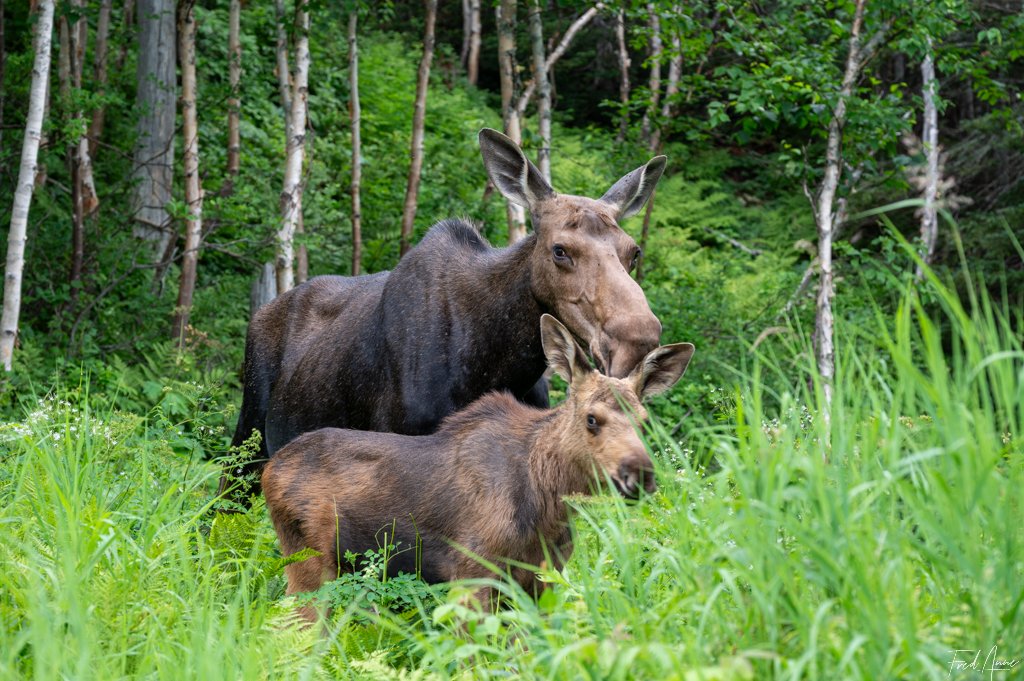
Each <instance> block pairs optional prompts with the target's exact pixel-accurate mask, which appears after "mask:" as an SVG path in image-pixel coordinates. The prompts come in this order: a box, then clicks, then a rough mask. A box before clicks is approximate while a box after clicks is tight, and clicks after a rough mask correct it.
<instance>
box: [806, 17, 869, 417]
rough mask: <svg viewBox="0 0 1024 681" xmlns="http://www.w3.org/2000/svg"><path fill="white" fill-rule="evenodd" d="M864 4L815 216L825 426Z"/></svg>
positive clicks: (834, 115) (816, 327)
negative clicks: (840, 194) (845, 149)
mask: <svg viewBox="0 0 1024 681" xmlns="http://www.w3.org/2000/svg"><path fill="white" fill-rule="evenodd" d="M864 2H865V0H857V2H856V5H855V8H854V15H853V24H852V25H851V27H850V48H849V54H847V56H846V68H845V70H844V72H843V81H842V85H841V86H840V89H839V98H838V100H837V101H836V105H835V107H834V108H833V110H832V120H831V121H830V122H829V127H828V141H827V142H826V147H825V176H824V178H823V179H822V181H821V188H820V190H819V193H818V207H817V211H816V212H817V214H816V216H815V218H816V222H817V228H818V267H819V268H820V273H821V274H820V278H819V283H818V298H817V307H816V312H815V316H814V339H815V354H816V359H817V363H818V374H819V375H820V376H821V382H822V390H823V394H824V396H825V411H824V418H825V421H826V423H829V422H830V421H831V409H832V382H833V379H834V378H835V342H834V338H833V336H834V319H833V315H832V297H833V295H834V289H833V274H832V241H833V236H834V231H833V230H834V226H835V225H834V224H833V223H834V220H833V204H834V203H835V196H836V189H837V188H838V186H839V175H840V172H841V170H842V168H841V163H842V159H841V151H842V149H841V147H842V142H843V125H844V124H845V122H846V104H847V101H848V100H849V99H850V97H851V96H852V95H853V88H854V86H855V85H856V82H857V76H858V74H859V73H860V69H861V66H862V63H863V62H862V61H861V55H860V31H861V26H862V24H863V22H864Z"/></svg>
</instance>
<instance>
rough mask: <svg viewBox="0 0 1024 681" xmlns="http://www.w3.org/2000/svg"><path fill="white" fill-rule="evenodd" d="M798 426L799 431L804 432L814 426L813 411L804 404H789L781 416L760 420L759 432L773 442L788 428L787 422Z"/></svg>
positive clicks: (780, 437)
mask: <svg viewBox="0 0 1024 681" xmlns="http://www.w3.org/2000/svg"><path fill="white" fill-rule="evenodd" d="M791 423H795V424H796V425H798V426H799V428H800V432H801V433H806V432H808V431H810V430H811V428H812V427H813V426H814V412H812V411H811V410H810V408H809V407H808V406H807V405H806V404H800V405H795V404H790V405H789V406H788V407H787V408H786V410H785V411H784V412H783V413H782V415H781V416H777V417H775V418H773V419H771V420H768V421H762V422H761V432H762V433H764V435H765V437H766V438H768V442H770V443H772V444H774V443H776V442H778V441H779V440H780V439H782V435H783V433H785V432H786V431H787V430H789V424H791Z"/></svg>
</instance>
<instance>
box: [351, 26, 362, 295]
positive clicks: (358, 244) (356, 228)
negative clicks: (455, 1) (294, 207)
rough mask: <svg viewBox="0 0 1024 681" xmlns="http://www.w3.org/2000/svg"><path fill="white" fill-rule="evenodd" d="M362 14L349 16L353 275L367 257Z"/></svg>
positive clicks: (357, 272) (357, 271)
mask: <svg viewBox="0 0 1024 681" xmlns="http://www.w3.org/2000/svg"><path fill="white" fill-rule="evenodd" d="M357 20H358V13H357V12H356V10H354V9H353V10H352V13H351V14H350V15H349V16H348V83H349V99H348V117H349V121H350V124H351V128H352V186H351V194H352V276H355V275H357V274H359V271H360V269H361V264H362V259H363V214H362V206H361V201H360V197H359V185H360V182H361V181H362V176H363V167H362V153H363V152H362V139H361V135H360V130H359V126H360V123H361V121H360V119H361V118H362V110H361V108H360V106H359V45H358V44H357V42H356V22H357Z"/></svg>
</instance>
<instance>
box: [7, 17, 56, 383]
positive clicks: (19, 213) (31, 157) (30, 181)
mask: <svg viewBox="0 0 1024 681" xmlns="http://www.w3.org/2000/svg"><path fill="white" fill-rule="evenodd" d="M36 12H37V13H38V15H37V19H36V25H35V40H34V50H35V58H34V61H33V64H32V84H31V86H30V88H29V102H28V118H27V119H26V121H25V139H24V141H23V142H22V146H21V167H20V168H19V170H18V184H17V186H16V188H15V191H14V205H13V206H12V208H11V227H10V230H9V231H8V233H7V265H6V268H5V269H4V306H3V314H2V316H0V361H2V362H3V365H4V370H6V371H10V370H11V362H12V359H13V355H14V342H15V340H16V339H17V337H18V317H19V315H20V314H21V274H22V271H23V270H24V267H25V241H26V237H27V231H28V211H29V206H30V205H31V203H32V191H33V189H34V187H35V184H34V183H35V176H36V159H37V158H38V154H39V142H40V139H41V138H42V129H43V112H44V111H45V109H46V91H47V83H48V82H49V80H50V42H51V40H52V35H53V0H39V2H38V4H37V5H36Z"/></svg>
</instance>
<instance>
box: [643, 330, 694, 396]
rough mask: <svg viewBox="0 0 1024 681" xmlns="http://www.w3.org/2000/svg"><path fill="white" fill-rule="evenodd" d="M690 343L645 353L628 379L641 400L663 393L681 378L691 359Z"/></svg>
mask: <svg viewBox="0 0 1024 681" xmlns="http://www.w3.org/2000/svg"><path fill="white" fill-rule="evenodd" d="M693 351H694V347H693V344H692V343H674V344H673V345H662V346H661V347H660V348H655V349H654V350H651V351H650V352H649V353H647V356H646V357H644V359H643V361H642V362H640V364H638V365H637V367H636V369H633V373H632V374H630V378H631V379H632V380H633V381H634V385H635V386H636V394H637V396H638V397H639V398H640V399H641V400H642V399H644V398H646V397H651V396H652V395H657V394H659V393H663V392H665V391H666V390H668V389H669V388H671V387H672V386H674V385H675V384H676V381H678V380H679V379H680V378H682V377H683V372H684V371H686V366H687V365H688V364H689V363H690V358H691V357H693Z"/></svg>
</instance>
